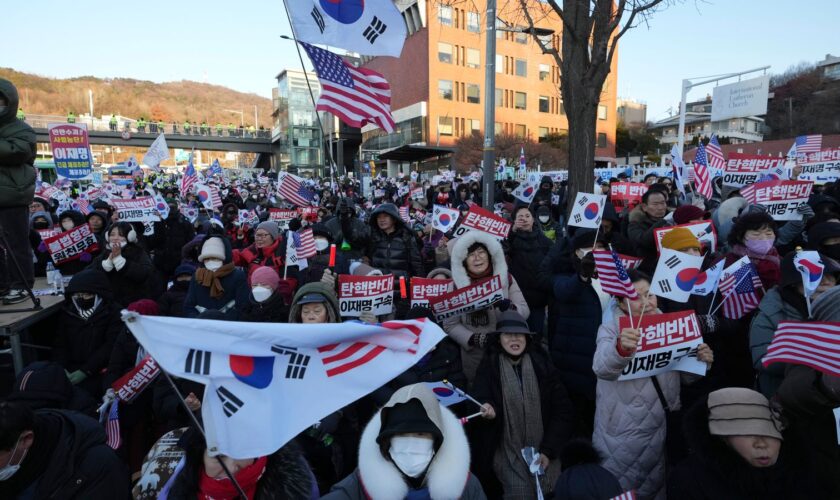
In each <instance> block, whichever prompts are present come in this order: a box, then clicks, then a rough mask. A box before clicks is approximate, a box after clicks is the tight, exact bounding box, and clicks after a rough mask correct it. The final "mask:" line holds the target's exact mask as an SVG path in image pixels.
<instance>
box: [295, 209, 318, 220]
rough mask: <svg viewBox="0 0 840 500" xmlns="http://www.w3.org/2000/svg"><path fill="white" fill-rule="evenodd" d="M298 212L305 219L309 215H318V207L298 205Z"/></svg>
mask: <svg viewBox="0 0 840 500" xmlns="http://www.w3.org/2000/svg"><path fill="white" fill-rule="evenodd" d="M297 213H299V214H300V215H301V217H302V218H304V219H305V218H307V217H318V207H298V208H297Z"/></svg>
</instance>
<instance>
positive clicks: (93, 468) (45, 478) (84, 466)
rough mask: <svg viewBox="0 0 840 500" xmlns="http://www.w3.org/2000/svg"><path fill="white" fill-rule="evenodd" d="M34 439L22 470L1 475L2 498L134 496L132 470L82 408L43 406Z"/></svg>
mask: <svg viewBox="0 0 840 500" xmlns="http://www.w3.org/2000/svg"><path fill="white" fill-rule="evenodd" d="M33 432H34V433H35V441H34V443H33V445H32V447H31V448H30V449H29V451H28V452H27V455H26V459H25V460H24V461H23V464H22V466H21V468H20V469H19V470H18V472H17V473H16V474H15V475H14V476H12V477H11V478H9V479H8V480H6V481H0V498H8V499H13V498H18V497H19V495H21V494H22V493H23V492H24V491H25V490H26V489H27V488H29V487H31V486H32V485H34V488H33V491H31V492H29V496H26V497H25V498H33V499H41V498H51V499H60V500H63V499H68V500H69V499H77V498H78V499H81V498H84V499H90V500H110V499H115V500H119V499H128V498H131V495H130V491H129V480H128V478H129V473H128V470H126V467H125V466H124V465H123V464H122V462H120V460H119V459H118V458H117V456H116V455H115V454H114V451H113V450H111V448H109V447H108V445H107V444H105V430H104V429H103V427H102V426H101V425H99V424H98V423H97V422H96V420H93V419H92V418H90V417H86V416H84V415H82V414H81V413H76V412H72V411H62V410H40V411H38V412H36V413H35V423H34V425H33Z"/></svg>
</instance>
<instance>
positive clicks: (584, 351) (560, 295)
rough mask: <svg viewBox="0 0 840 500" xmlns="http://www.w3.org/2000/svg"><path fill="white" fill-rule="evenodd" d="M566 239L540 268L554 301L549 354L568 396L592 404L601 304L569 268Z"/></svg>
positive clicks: (572, 268) (567, 242)
mask: <svg viewBox="0 0 840 500" xmlns="http://www.w3.org/2000/svg"><path fill="white" fill-rule="evenodd" d="M574 258H575V257H574V256H573V251H572V246H571V244H570V243H569V240H568V239H562V240H558V241H557V243H556V244H555V245H554V246H553V247H552V248H551V250H550V251H549V253H548V255H546V257H545V259H543V262H542V264H541V265H540V271H539V273H538V274H539V276H540V279H546V280H547V282H546V284H547V286H548V288H549V290H551V294H552V295H553V297H554V299H553V301H552V303H551V304H550V307H549V315H548V332H549V339H548V342H549V352H550V353H551V359H552V360H553V361H554V366H556V367H557V369H558V370H559V372H560V379H561V380H562V381H563V384H565V386H566V388H567V389H568V390H569V392H573V393H576V394H579V395H582V396H584V397H586V398H587V399H589V400H590V401H595V385H596V383H597V378H596V377H595V373H594V372H593V371H592V358H593V357H594V356H595V340H596V338H597V336H598V327H599V326H600V325H601V316H602V314H603V311H601V300H600V298H599V297H598V293H597V292H596V291H595V289H594V288H592V284H591V283H587V282H584V281H582V280H581V279H580V275H579V272H578V270H577V269H575V266H574V264H573V259H574Z"/></svg>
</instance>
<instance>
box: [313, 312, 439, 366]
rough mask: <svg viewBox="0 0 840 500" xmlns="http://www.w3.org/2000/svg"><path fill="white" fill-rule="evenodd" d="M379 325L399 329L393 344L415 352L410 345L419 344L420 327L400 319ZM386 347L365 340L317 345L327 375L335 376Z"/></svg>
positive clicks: (363, 361)
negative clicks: (406, 347)
mask: <svg viewBox="0 0 840 500" xmlns="http://www.w3.org/2000/svg"><path fill="white" fill-rule="evenodd" d="M379 326H381V327H383V328H388V329H391V330H395V331H400V335H399V336H396V335H395V336H394V341H395V342H396V343H395V346H397V345H402V346H406V345H407V346H408V349H407V352H409V353H412V354H413V353H415V352H417V351H416V349H415V348H414V347H412V346H417V345H418V344H419V342H420V332H421V331H422V327H420V326H417V325H415V324H411V323H408V322H402V321H399V322H398V321H386V322H385V323H382V324H381V325H379ZM406 331H407V334H406ZM386 349H388V348H387V347H385V346H383V345H376V344H369V343H367V342H343V343H341V344H330V345H325V346H323V347H319V348H318V352H319V353H320V354H321V362H322V363H324V367H325V368H326V369H327V377H335V376H336V375H341V374H342V373H346V372H348V371H350V370H352V369H354V368H358V367H360V366H362V365H364V364H366V363H368V362H369V361H371V360H372V359H374V358H376V357H377V356H379V355H380V354H382V353H383V352H384V351H385V350H386Z"/></svg>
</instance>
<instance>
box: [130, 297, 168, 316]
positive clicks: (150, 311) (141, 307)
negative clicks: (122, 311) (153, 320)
mask: <svg viewBox="0 0 840 500" xmlns="http://www.w3.org/2000/svg"><path fill="white" fill-rule="evenodd" d="M126 309H128V310H129V311H132V312H136V313H137V314H142V315H143V316H157V315H159V314H160V309H159V308H158V305H157V302H155V301H154V300H151V299H140V300H135V301H134V302H132V303H131V304H129V305H128V307H126Z"/></svg>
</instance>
